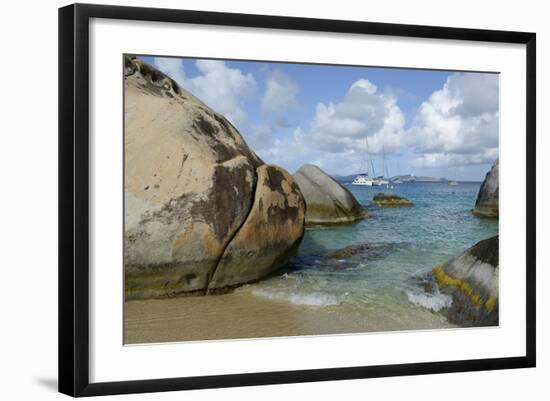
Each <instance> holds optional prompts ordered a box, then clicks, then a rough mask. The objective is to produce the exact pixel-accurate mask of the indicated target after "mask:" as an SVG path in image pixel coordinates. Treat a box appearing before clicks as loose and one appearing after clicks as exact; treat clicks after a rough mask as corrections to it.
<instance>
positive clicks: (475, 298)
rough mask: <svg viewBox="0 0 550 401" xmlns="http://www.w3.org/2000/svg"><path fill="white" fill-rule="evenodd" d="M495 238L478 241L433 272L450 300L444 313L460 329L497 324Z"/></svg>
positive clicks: (496, 255)
mask: <svg viewBox="0 0 550 401" xmlns="http://www.w3.org/2000/svg"><path fill="white" fill-rule="evenodd" d="M498 249H499V246H498V235H497V236H495V237H491V238H489V239H485V240H483V241H480V242H478V243H477V244H475V245H474V246H472V247H471V248H469V249H468V250H466V251H465V252H463V253H461V254H460V255H458V256H456V257H454V258H452V259H450V260H449V261H447V262H446V263H445V264H442V265H438V266H436V267H435V268H434V269H433V276H434V278H435V281H436V282H437V284H438V285H439V288H440V290H441V292H442V293H444V294H448V295H450V296H451V297H452V303H451V306H450V307H448V308H446V309H445V310H443V312H444V313H445V314H446V315H447V317H448V319H449V321H451V322H452V323H456V324H459V325H461V326H495V325H498V293H499V291H498V289H499V268H498Z"/></svg>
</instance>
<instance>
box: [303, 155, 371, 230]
mask: <svg viewBox="0 0 550 401" xmlns="http://www.w3.org/2000/svg"><path fill="white" fill-rule="evenodd" d="M293 177H294V180H295V181H296V183H297V184H298V187H300V191H301V192H302V194H303V196H304V199H305V202H306V218H305V220H306V224H345V223H353V222H355V221H357V220H361V219H364V218H367V217H368V213H367V211H366V210H365V209H363V207H362V206H361V205H360V204H359V202H357V199H355V197H354V196H353V195H352V194H351V192H350V191H348V190H347V189H346V188H344V187H343V186H342V185H340V184H339V183H338V182H337V181H336V180H335V179H334V178H332V177H331V176H330V175H328V174H327V173H325V172H324V171H323V170H321V169H320V168H319V167H317V166H314V165H312V164H306V165H304V166H302V167H300V169H299V170H298V171H297V172H296V173H295V174H294V176H293Z"/></svg>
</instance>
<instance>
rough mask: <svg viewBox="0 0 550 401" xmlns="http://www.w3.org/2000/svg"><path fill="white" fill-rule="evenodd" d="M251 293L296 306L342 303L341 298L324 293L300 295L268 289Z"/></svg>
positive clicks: (254, 290)
mask: <svg viewBox="0 0 550 401" xmlns="http://www.w3.org/2000/svg"><path fill="white" fill-rule="evenodd" d="M251 293H252V294H254V295H256V296H259V297H263V298H268V299H273V300H276V301H286V302H289V303H291V304H294V305H307V306H334V305H338V304H340V302H341V299H340V297H339V296H336V295H332V294H326V293H322V292H308V293H298V292H290V291H282V290H274V289H266V288H254V289H252V291H251Z"/></svg>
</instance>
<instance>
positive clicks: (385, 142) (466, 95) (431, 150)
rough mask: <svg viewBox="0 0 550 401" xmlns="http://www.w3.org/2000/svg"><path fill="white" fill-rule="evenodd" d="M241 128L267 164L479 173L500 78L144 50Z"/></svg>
mask: <svg viewBox="0 0 550 401" xmlns="http://www.w3.org/2000/svg"><path fill="white" fill-rule="evenodd" d="M141 58H142V59H143V60H144V61H146V62H148V63H150V64H153V65H154V66H156V67H157V68H158V69H160V70H161V71H163V72H165V73H166V74H168V75H169V76H171V77H172V78H173V79H175V80H176V81H177V82H178V83H179V84H180V85H181V86H182V87H183V88H185V89H186V90H188V91H190V92H191V93H193V94H194V95H195V96H197V97H198V98H199V99H201V100H202V101H203V102H205V103H206V104H207V105H208V106H210V107H211V108H212V109H214V110H215V111H217V112H219V113H222V114H224V115H225V116H226V117H227V118H228V119H229V120H231V122H232V123H233V124H234V125H235V126H236V127H237V128H238V129H239V131H240V132H241V134H242V135H243V137H244V138H245V140H246V141H247V143H248V144H249V146H250V147H251V148H252V149H253V150H254V151H255V152H256V153H257V154H258V155H259V156H260V157H261V158H262V159H263V160H264V161H265V162H266V163H273V164H277V165H280V166H282V167H283V168H285V169H287V170H288V171H290V172H291V173H293V172H294V171H295V170H297V169H298V168H299V167H300V166H301V165H303V164H305V163H314V164H317V165H319V166H320V167H321V168H323V169H324V170H325V171H327V172H328V173H330V174H340V175H348V174H356V173H359V172H362V171H364V170H365V168H366V160H367V146H368V155H369V156H368V157H369V158H370V159H372V161H373V164H374V168H375V170H378V171H376V174H380V173H381V165H382V154H385V157H386V164H387V167H388V170H389V171H388V173H389V175H394V174H398V173H402V174H407V173H409V174H416V175H430V176H439V177H448V178H453V179H458V180H475V181H477V180H482V179H483V177H484V176H485V173H486V172H487V171H488V169H489V168H490V164H491V163H492V162H493V161H494V159H496V157H497V156H498V132H499V127H498V124H499V117H498V112H499V110H498V98H499V93H498V91H499V86H498V75H496V74H482V73H457V72H452V71H433V70H410V69H396V68H373V67H349V66H329V65H315V64H290V63H269V62H250V61H228V60H225V61H224V60H204V59H202V60H201V59H191V58H160V57H141Z"/></svg>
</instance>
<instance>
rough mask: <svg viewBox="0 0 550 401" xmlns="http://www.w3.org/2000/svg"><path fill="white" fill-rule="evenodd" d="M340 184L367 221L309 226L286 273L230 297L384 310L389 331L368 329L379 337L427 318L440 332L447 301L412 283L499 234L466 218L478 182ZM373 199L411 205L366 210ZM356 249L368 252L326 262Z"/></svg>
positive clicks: (489, 223)
mask: <svg viewBox="0 0 550 401" xmlns="http://www.w3.org/2000/svg"><path fill="white" fill-rule="evenodd" d="M342 184H343V185H344V186H345V187H346V188H348V189H349V190H350V191H351V192H352V193H353V194H354V195H355V197H356V198H357V199H358V201H359V202H360V203H361V204H362V205H363V206H365V207H366V208H367V210H368V212H369V218H368V219H366V220H363V221H360V222H358V223H355V224H352V225H345V226H328V227H327V226H324V227H321V226H317V227H308V228H307V229H306V233H305V236H304V240H303V242H302V244H301V245H300V249H299V251H298V255H297V256H296V257H295V258H293V259H292V261H291V262H290V263H289V265H288V266H287V267H286V268H285V269H283V270H281V271H279V272H277V273H276V274H275V275H272V276H271V277H268V278H267V279H264V280H262V281H260V282H258V283H256V284H252V285H247V286H244V287H241V288H240V289H238V290H237V292H240V293H247V294H251V295H253V296H256V297H260V298H264V299H270V300H274V301H277V302H287V303H290V304H294V305H303V306H308V307H313V308H319V309H320V310H322V309H323V308H334V307H336V306H340V307H342V308H345V309H346V310H348V311H353V313H358V314H359V315H365V316H366V315H369V313H370V314H372V311H374V310H376V311H378V312H380V311H383V315H384V316H385V317H386V318H387V320H388V321H391V322H392V324H391V327H389V326H388V327H384V324H383V323H382V324H380V322H373V324H376V327H377V329H379V330H385V329H388V330H389V329H392V330H394V329H396V328H398V329H399V328H401V329H410V328H418V325H417V324H414V322H415V319H416V318H417V319H418V320H419V321H422V322H423V323H422V324H423V325H424V326H426V327H432V326H433V325H431V324H429V323H427V322H426V312H427V311H429V312H431V315H432V316H433V322H434V324H435V323H437V324H440V325H441V322H442V321H444V319H442V316H441V315H440V314H439V313H438V312H439V311H440V309H441V308H443V307H446V306H449V305H450V303H451V302H452V301H451V299H450V297H448V296H446V295H443V294H440V293H439V292H438V291H437V290H436V292H435V293H434V294H431V293H427V292H425V291H424V288H423V287H422V286H421V285H420V283H419V281H418V280H415V278H416V277H423V276H425V275H426V274H428V273H429V272H430V271H431V269H432V268H433V267H434V266H435V265H436V264H438V263H442V262H445V261H446V260H447V259H448V258H450V257H452V256H454V255H456V254H457V253H459V252H461V251H463V250H465V249H466V248H469V247H470V246H472V245H473V244H475V243H476V242H478V241H480V240H482V239H485V238H488V237H491V236H493V235H496V234H498V221H495V220H488V219H479V218H476V217H475V216H473V215H472V213H471V209H472V207H473V205H474V203H475V199H476V196H477V192H478V190H479V186H480V185H481V183H479V182H476V183H466V182H462V183H460V184H459V185H458V186H449V185H448V184H446V183H405V184H395V185H394V188H393V189H387V188H385V187H356V186H352V185H351V183H350V182H343V183H342ZM377 192H392V193H396V194H397V195H401V196H405V197H407V198H408V199H410V200H411V201H412V202H413V203H414V206H413V207H411V208H393V209H391V208H390V209H384V208H379V207H377V206H376V205H374V204H372V197H373V195H374V194H375V193H377ZM360 244H367V245H368V249H366V250H365V249H360V250H359V252H358V253H356V254H353V255H344V256H342V257H332V256H331V255H330V252H331V251H335V250H338V249H341V248H345V247H349V246H351V245H360ZM337 256H341V255H337ZM327 310H328V309H327ZM396 322H397V323H396ZM399 322H401V323H402V324H399Z"/></svg>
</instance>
